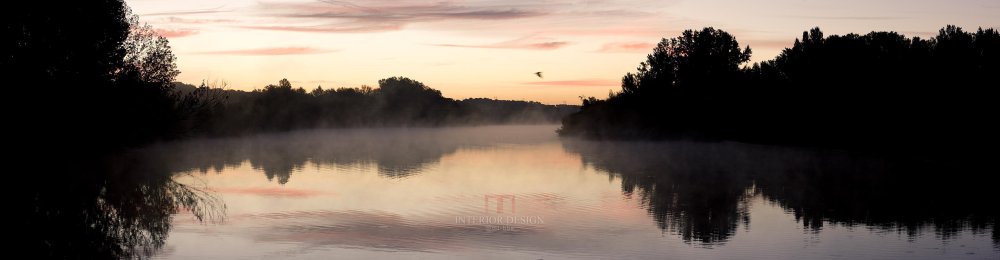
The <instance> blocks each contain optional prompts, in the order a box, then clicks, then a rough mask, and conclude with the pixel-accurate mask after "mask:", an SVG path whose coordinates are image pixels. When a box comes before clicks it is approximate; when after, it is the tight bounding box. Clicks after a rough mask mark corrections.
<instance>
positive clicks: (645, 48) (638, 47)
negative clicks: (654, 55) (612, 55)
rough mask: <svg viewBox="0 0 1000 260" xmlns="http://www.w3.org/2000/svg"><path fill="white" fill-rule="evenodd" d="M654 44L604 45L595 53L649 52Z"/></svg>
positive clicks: (617, 43) (622, 43)
mask: <svg viewBox="0 0 1000 260" xmlns="http://www.w3.org/2000/svg"><path fill="white" fill-rule="evenodd" d="M653 47H656V44H653V43H648V42H612V43H605V44H604V45H603V46H601V48H600V49H598V50H597V52H650V51H651V50H652V49H653Z"/></svg>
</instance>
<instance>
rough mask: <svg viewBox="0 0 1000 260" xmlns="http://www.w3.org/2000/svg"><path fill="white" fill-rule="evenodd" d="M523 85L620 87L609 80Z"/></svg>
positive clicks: (546, 82) (618, 82)
mask: <svg viewBox="0 0 1000 260" xmlns="http://www.w3.org/2000/svg"><path fill="white" fill-rule="evenodd" d="M521 84H524V85H534V86H557V87H613V86H619V85H621V82H620V81H617V80H609V79H579V80H555V81H532V82H522V83H521Z"/></svg>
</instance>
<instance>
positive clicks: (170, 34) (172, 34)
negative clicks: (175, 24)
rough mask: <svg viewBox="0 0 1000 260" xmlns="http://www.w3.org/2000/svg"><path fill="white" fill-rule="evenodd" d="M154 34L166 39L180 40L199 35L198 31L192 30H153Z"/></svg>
mask: <svg viewBox="0 0 1000 260" xmlns="http://www.w3.org/2000/svg"><path fill="white" fill-rule="evenodd" d="M153 32H155V33H156V34H158V35H160V36H163V37H165V38H180V37H187V36H191V35H195V34H198V30H192V29H159V28H157V29H153Z"/></svg>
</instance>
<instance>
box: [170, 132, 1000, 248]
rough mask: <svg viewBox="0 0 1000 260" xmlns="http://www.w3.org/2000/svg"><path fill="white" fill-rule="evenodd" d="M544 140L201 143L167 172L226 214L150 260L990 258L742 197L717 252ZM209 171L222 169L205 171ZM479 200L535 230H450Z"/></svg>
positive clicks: (359, 137) (463, 135)
mask: <svg viewBox="0 0 1000 260" xmlns="http://www.w3.org/2000/svg"><path fill="white" fill-rule="evenodd" d="M552 130H553V127H549V126H546V127H490V128H459V129H448V130H428V129H414V130H399V131H396V132H382V133H378V134H376V135H371V134H370V133H366V132H363V131H361V130H356V131H355V130H342V131H340V132H337V131H332V132H307V133H305V134H304V135H300V136H294V135H275V136H267V137H266V138H261V139H257V140H254V141H252V142H245V141H246V140H245V139H232V140H230V141H224V142H222V143H215V144H213V145H215V146H214V147H216V149H211V151H213V152H216V153H220V154H225V155H224V156H222V157H223V158H221V159H220V158H212V157H207V156H209V155H211V154H212V153H211V152H205V151H204V150H206V149H201V148H196V150H189V149H192V147H203V146H204V145H205V144H203V143H202V144H198V143H188V144H185V145H181V151H191V153H185V154H184V155H171V156H176V157H173V158H172V160H171V161H170V162H172V164H174V165H173V166H172V167H173V168H176V169H185V170H183V171H184V172H186V173H187V174H185V175H179V176H178V177H177V179H178V181H180V182H183V183H192V184H194V185H205V186H207V187H208V188H210V189H211V190H213V191H215V192H217V194H218V195H219V196H220V197H221V198H222V199H223V200H224V201H225V203H226V206H227V209H228V211H227V216H228V217H227V219H226V222H225V223H223V224H219V225H211V224H209V225H206V224H199V223H197V222H194V221H191V218H190V217H189V216H186V215H181V216H178V217H176V218H175V219H174V222H175V226H174V229H173V230H172V232H171V234H170V237H169V238H168V241H167V245H166V246H165V248H164V250H163V251H162V252H161V254H160V255H159V256H158V257H162V258H171V259H187V258H204V257H227V258H272V257H273V258H315V257H320V256H325V255H329V256H338V257H356V258H428V257H430V258H455V259H466V258H475V259H491V258H501V259H505V258H519V259H538V258H544V259H561V258H573V259H578V258H600V259H606V258H622V259H631V258H664V257H666V258H733V257H736V258H747V257H750V258H773V259H793V258H795V259H797V258H811V259H817V258H820V259H822V258H839V257H848V258H914V259H919V258H928V259H933V258H952V259H955V258H990V257H995V256H996V255H997V254H998V252H1000V251H998V249H997V247H995V244H993V242H992V241H991V238H990V233H989V231H988V230H986V232H980V233H979V234H973V232H972V231H968V230H965V231H961V232H959V234H958V235H957V236H956V237H955V238H953V239H948V240H941V239H940V238H939V237H936V235H935V233H933V232H925V233H921V234H918V235H915V236H910V235H907V234H906V233H905V232H902V233H901V232H897V231H895V230H893V229H871V228H868V227H865V226H863V225H854V226H844V225H841V224H832V223H828V224H826V225H825V226H823V227H822V228H820V229H811V228H804V227H803V224H802V222H801V221H797V220H796V218H795V216H793V214H791V213H789V212H787V211H786V210H784V209H783V208H782V207H780V206H779V205H777V204H775V203H774V202H769V201H767V200H765V199H764V198H763V197H761V196H759V195H757V196H754V195H752V194H749V196H750V197H749V199H745V207H747V208H748V210H747V215H748V218H749V224H739V225H737V226H736V230H735V231H734V232H733V233H734V234H732V235H731V236H729V237H728V238H727V239H725V240H724V241H718V243H709V244H705V243H699V242H697V241H689V240H685V239H682V236H679V235H677V234H675V233H674V231H671V230H667V231H664V230H662V229H660V228H658V225H657V223H656V221H654V218H653V217H652V216H651V215H650V214H651V213H650V211H648V210H647V208H648V207H649V205H648V204H647V203H648V201H647V199H648V198H644V197H643V194H642V193H640V192H632V193H623V187H624V186H623V185H622V178H621V177H620V176H617V175H615V174H609V173H608V172H606V171H608V170H609V168H610V169H611V170H613V169H615V166H614V165H613V163H607V162H606V164H603V167H601V166H602V165H597V167H595V166H594V165H592V164H593V163H595V162H597V163H601V162H600V160H595V159H594V158H590V159H589V160H587V162H588V163H584V161H585V160H582V159H581V154H579V153H578V152H584V153H591V152H588V151H587V148H580V147H576V146H572V145H571V146H569V147H567V146H566V144H565V143H564V142H565V140H560V139H558V138H556V137H555V136H554V135H553V134H552ZM344 131H347V133H344ZM351 131H354V132H351ZM400 131H402V132H400ZM407 135H409V136H407ZM407 137H416V138H407ZM233 140H237V141H233ZM352 140H353V141H352ZM352 142H355V143H352ZM713 149H714V148H713ZM198 150H200V151H201V152H198ZM292 150H297V151H292ZM612 152H615V151H612ZM689 152H690V151H689ZM277 153H286V154H285V155H284V157H280V156H281V155H276V154H277ZM378 153H382V154H378ZM386 153H388V154H390V155H401V156H403V155H405V156H403V157H400V158H387V157H385V156H386V155H385V154H386ZM412 153H420V154H412ZM290 154H291V155H292V156H289V155H290ZM713 154H714V152H713ZM589 155H590V156H600V153H593V154H589ZM273 156H279V157H273ZM636 158H646V157H642V156H638V157H636ZM219 160H224V161H226V162H225V166H223V167H216V170H213V169H211V168H212V167H208V168H206V167H205V165H216V164H218V161H219ZM255 160H256V162H254V161H255ZM282 160H284V161H282ZM267 164H272V165H273V164H277V165H293V167H285V168H287V169H289V170H287V172H284V173H275V174H277V175H284V176H286V177H287V178H286V180H287V182H286V183H284V184H280V182H281V181H280V178H279V179H274V178H272V179H271V180H269V179H268V178H267V177H266V176H263V175H265V174H262V172H263V171H266V170H267V169H268V167H271V166H269V165H267ZM400 165H404V166H405V165H411V166H412V165H417V166H418V167H416V168H414V169H412V170H410V171H407V173H406V174H402V175H387V174H386V173H385V171H384V169H385V168H387V167H388V168H399V166H400ZM609 165H610V166H609ZM685 167H689V168H690V166H689V165H685ZM277 168H280V167H277ZM201 169H205V170H206V171H202V170H201ZM609 176H614V177H609ZM640 181H641V179H640ZM679 183H680V182H679ZM720 188H723V187H720ZM490 194H503V195H514V196H515V197H516V207H517V208H516V214H515V215H518V216H536V217H540V218H541V219H543V220H544V223H543V224H520V225H518V224H515V225H514V226H513V228H512V229H511V230H504V231H495V230H494V231H491V230H487V229H486V228H484V227H483V226H481V225H470V224H457V223H456V219H455V218H456V217H461V216H482V215H484V214H486V213H484V195H490ZM492 205H495V204H491V206H492ZM682 209H683V208H682V207H678V208H670V210H682ZM680 213H684V212H680ZM490 214H492V215H495V213H490ZM723 217H725V216H723ZM667 221H671V220H670V219H668V220H667ZM696 222H697V221H696ZM386 253H392V255H385V254H386Z"/></svg>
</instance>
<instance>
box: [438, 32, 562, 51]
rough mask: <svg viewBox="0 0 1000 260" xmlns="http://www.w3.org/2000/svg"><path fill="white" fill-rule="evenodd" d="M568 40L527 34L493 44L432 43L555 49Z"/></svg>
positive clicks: (494, 47)
mask: <svg viewBox="0 0 1000 260" xmlns="http://www.w3.org/2000/svg"><path fill="white" fill-rule="evenodd" d="M569 44H570V42H567V41H554V40H552V39H550V38H544V37H535V36H530V35H529V36H527V37H522V38H519V39H514V40H510V41H506V42H500V43H493V44H432V45H434V46H442V47H463V48H489V49H530V50H554V49H559V48H562V47H565V46H566V45H569Z"/></svg>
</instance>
